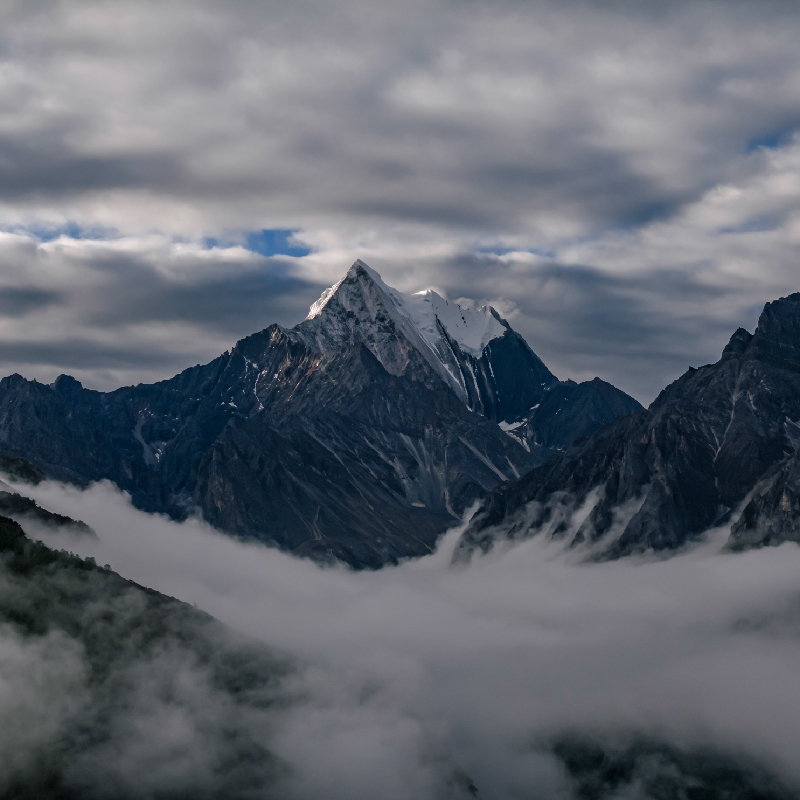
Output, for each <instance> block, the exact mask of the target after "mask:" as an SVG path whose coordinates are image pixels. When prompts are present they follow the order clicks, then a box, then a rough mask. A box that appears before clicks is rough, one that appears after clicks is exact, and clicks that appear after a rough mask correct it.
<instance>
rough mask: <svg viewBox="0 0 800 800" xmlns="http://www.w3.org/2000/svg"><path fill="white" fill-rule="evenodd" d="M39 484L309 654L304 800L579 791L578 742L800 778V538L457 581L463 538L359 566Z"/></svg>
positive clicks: (140, 569)
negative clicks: (458, 778) (458, 789)
mask: <svg viewBox="0 0 800 800" xmlns="http://www.w3.org/2000/svg"><path fill="white" fill-rule="evenodd" d="M26 491H29V492H31V493H33V495H34V496H35V497H36V499H37V501H38V502H39V503H40V504H42V505H44V506H45V507H48V508H50V509H52V510H55V511H57V512H60V513H65V514H69V515H72V516H77V517H80V518H82V519H83V520H84V521H86V522H87V523H89V524H90V525H91V526H92V527H94V528H95V529H96V530H97V532H98V535H99V540H98V541H97V542H93V541H88V540H86V541H84V540H79V539H76V540H74V541H70V540H67V539H64V538H62V537H61V536H59V535H58V534H53V533H52V532H47V531H36V532H35V533H36V535H41V536H42V537H43V538H46V540H47V541H49V542H51V543H53V544H54V545H55V546H62V547H63V546H65V543H66V542H67V541H69V547H70V548H71V549H72V548H74V549H77V550H80V552H82V554H84V555H90V554H91V555H93V556H94V557H96V558H97V559H98V561H99V562H100V563H103V562H104V561H108V562H109V563H111V565H112V566H113V567H114V568H115V569H116V570H118V571H119V572H121V573H122V574H124V575H126V576H127V577H130V578H132V579H134V580H136V581H137V582H140V583H142V584H144V585H148V586H153V587H154V588H157V589H159V590H161V591H165V592H167V593H169V594H172V595H175V596H178V597H179V598H181V599H184V600H186V601H190V602H196V603H197V604H198V605H199V606H200V607H201V608H202V609H204V610H206V611H208V612H210V613H212V614H213V615H215V616H216V617H217V618H219V619H221V620H223V621H224V622H226V623H227V624H229V625H231V626H233V627H234V628H236V629H238V630H239V631H242V632H244V633H246V634H248V635H250V636H253V637H256V638H257V639H260V640H261V641H263V642H266V643H268V644H270V645H272V646H277V647H279V648H281V649H284V650H286V651H289V652H292V653H294V654H295V655H297V656H298V657H299V659H300V663H302V664H304V665H306V666H305V667H304V669H302V670H301V671H300V672H299V673H297V676H296V681H297V682H296V683H295V684H294V685H293V689H294V691H295V694H294V696H295V697H298V698H302V700H301V701H300V702H297V703H294V704H291V705H290V706H288V707H286V709H285V713H282V714H281V715H280V717H279V718H278V719H274V720H273V725H272V727H271V729H270V730H271V736H270V738H269V745H270V749H271V750H272V752H274V753H276V754H277V755H278V756H280V757H281V758H282V759H284V760H285V761H286V763H287V764H288V765H290V767H291V768H292V769H293V770H294V772H293V774H294V775H295V778H294V781H295V782H294V783H293V789H292V791H293V792H295V793H296V795H297V796H298V797H308V798H314V797H319V796H321V795H324V796H327V797H347V798H351V799H353V798H360V797H364V798H371V797H374V796H375V793H376V792H378V793H380V795H381V796H382V797H390V798H392V797H395V796H397V797H398V798H399V797H407V796H415V797H420V798H427V797H434V796H437V795H436V792H437V791H441V785H442V784H441V780H442V776H443V775H445V774H452V770H453V769H454V768H456V769H457V770H460V772H462V773H463V774H465V775H467V776H469V779H471V780H472V781H474V782H475V784H476V785H477V786H478V787H479V790H480V792H481V796H485V797H494V798H500V799H501V800H506V799H507V800H512V799H513V798H522V797H528V796H530V793H531V791H533V787H536V790H537V791H540V792H542V793H544V794H545V795H547V794H548V793H549V794H551V795H552V796H564V795H566V796H569V784H568V781H567V777H566V774H565V772H564V770H563V766H562V765H561V764H560V762H559V761H558V760H557V759H555V758H554V757H553V755H552V753H551V751H550V749H549V744H548V743H552V741H554V739H556V738H558V737H560V736H563V735H564V734H572V733H574V732H575V731H577V732H585V733H587V734H589V735H593V736H597V737H599V740H600V741H601V742H602V741H608V742H619V741H620V737H623V738H624V736H625V735H628V734H631V735H644V736H647V737H650V738H651V739H655V740H657V741H661V742H666V743H667V745H668V746H669V747H673V748H677V750H678V751H687V750H688V751H692V750H698V749H701V750H702V749H708V748H711V749H712V750H716V751H718V752H722V753H729V754H732V756H733V757H734V759H738V762H736V763H739V764H746V763H747V760H748V759H754V760H755V761H757V762H759V763H761V764H762V765H764V766H765V767H766V768H767V769H769V770H772V771H774V772H775V773H776V774H777V775H779V776H781V777H782V778H783V779H784V780H786V781H788V782H789V783H790V784H791V785H794V786H796V785H798V783H800V771H798V766H797V760H796V753H795V750H796V748H795V742H796V740H797V733H798V731H797V720H798V719H799V718H800V714H799V713H798V712H800V706H799V705H798V702H797V701H796V699H795V698H796V697H797V693H796V692H795V691H794V687H795V683H796V663H797V657H798V655H799V654H800V651H799V649H798V648H799V647H800V640H798V638H797V634H798V614H797V608H798V605H797V602H798V595H797V581H796V575H797V569H798V564H799V563H800V549H798V548H797V547H796V546H794V545H783V546H781V547H779V548H765V549H763V550H760V551H756V552H751V553H746V554H737V555H731V554H722V553H721V552H720V547H721V545H722V543H723V541H724V536H723V534H724V531H721V532H719V533H720V536H719V537H718V538H713V539H712V540H711V541H710V542H709V543H707V544H706V545H704V546H701V547H698V548H695V549H694V550H691V551H689V552H685V553H682V554H679V555H677V556H675V557H673V558H671V559H669V560H666V561H648V560H641V559H640V560H631V559H623V560H621V561H617V562H614V563H608V564H583V563H580V562H577V561H575V560H573V559H571V558H569V557H567V556H566V555H565V554H564V553H563V552H562V551H561V549H560V545H558V544H557V543H552V542H550V543H548V542H546V541H544V540H542V539H533V540H531V541H529V542H527V543H524V544H521V545H519V546H517V547H515V548H513V549H512V550H509V551H506V552H500V551H497V552H494V553H493V554H491V555H490V556H488V557H485V558H481V559H477V560H476V561H474V562H473V564H472V566H470V567H468V568H462V569H453V568H451V567H450V566H449V560H450V553H451V551H452V547H453V545H454V544H455V539H456V538H457V536H458V533H459V531H458V530H456V531H451V532H450V533H449V534H448V535H447V537H446V539H445V541H444V542H443V544H442V546H441V548H440V550H439V551H437V552H436V553H435V554H434V555H432V556H430V557H428V558H424V559H420V560H418V561H414V562H409V563H407V564H404V565H401V566H399V567H392V568H386V569H384V570H381V571H379V572H370V573H363V572H362V573H358V572H351V571H349V570H346V569H344V568H322V567H319V566H317V565H315V564H313V563H311V562H308V561H302V560H297V559H293V558H291V557H289V556H287V555H284V554H281V553H279V552H277V551H274V550H269V549H266V548H264V547H261V546H259V545H255V544H242V543H240V542H236V541H234V540H232V539H229V538H226V537H224V536H221V535H219V534H216V533H214V532H213V531H211V530H210V529H209V528H207V527H206V526H204V525H203V524H202V523H200V522H198V521H189V522H186V523H183V524H177V523H173V522H170V521H168V520H166V519H164V518H161V517H153V516H147V515H145V514H142V513H141V512H138V511H136V510H134V509H133V508H132V507H131V506H130V503H129V502H128V500H127V498H126V497H124V496H123V495H122V494H121V493H119V492H118V491H117V490H116V489H113V488H112V487H110V486H108V485H96V486H94V487H92V488H91V489H89V490H88V491H86V492H80V491H78V490H74V489H69V488H64V487H60V486H58V485H54V484H42V485H40V486H38V487H36V488H35V489H30V488H29V487H26ZM179 669H180V667H179ZM171 674H172V673H171ZM754 676H756V677H755V678H754ZM448 770H450V773H448ZM437 787H439V788H437Z"/></svg>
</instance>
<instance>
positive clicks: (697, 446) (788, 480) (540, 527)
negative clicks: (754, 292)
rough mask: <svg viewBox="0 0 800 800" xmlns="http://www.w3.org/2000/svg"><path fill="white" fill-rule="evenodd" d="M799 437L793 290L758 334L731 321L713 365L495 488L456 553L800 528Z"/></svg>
mask: <svg viewBox="0 0 800 800" xmlns="http://www.w3.org/2000/svg"><path fill="white" fill-rule="evenodd" d="M798 442H800V294H793V295H790V296H789V297H785V298H781V299H780V300H776V301H775V302H773V303H768V304H767V305H766V307H765V308H764V311H763V313H762V315H761V317H760V319H759V323H758V327H757V329H756V331H755V334H753V335H751V334H750V333H748V332H747V331H745V330H743V329H739V330H737V331H736V332H735V333H734V334H733V336H732V337H731V340H730V342H729V344H728V345H727V347H726V348H725V350H724V352H723V355H722V358H721V359H720V360H719V361H718V362H717V363H716V364H710V365H708V366H705V367H701V368H700V369H690V370H689V371H688V372H687V373H686V374H684V375H683V376H682V377H681V378H679V379H678V380H677V381H675V382H674V383H673V384H671V385H670V386H669V387H667V388H666V389H665V390H664V391H663V392H662V393H661V394H660V395H659V397H658V398H657V399H656V400H655V401H654V402H653V404H652V405H651V406H650V408H649V409H648V411H647V413H642V414H637V415H634V416H631V417H627V418H624V419H620V420H617V421H616V422H614V423H612V424H611V425H609V426H607V427H605V428H603V429H602V430H600V431H599V432H597V433H596V434H595V435H594V436H593V437H592V438H590V439H589V440H588V441H587V442H585V443H583V444H580V445H578V446H576V447H574V448H572V449H571V450H570V451H569V452H568V453H567V454H566V456H565V457H564V458H563V459H560V460H558V461H555V462H553V463H551V464H547V465H545V466H543V467H540V468H538V469H536V470H534V471H532V472H531V473H529V474H528V475H526V476H524V477H523V478H522V479H521V480H520V481H518V482H515V483H510V484H507V485H504V486H502V487H500V488H499V489H498V490H496V491H495V492H494V493H493V494H492V495H491V496H490V497H489V498H488V499H487V501H486V503H485V504H484V506H483V508H482V510H481V511H480V512H479V514H478V515H477V516H476V518H475V520H474V521H473V523H472V524H471V526H470V528H469V529H468V530H467V531H466V532H465V534H464V536H463V538H462V540H461V542H460V544H459V547H458V549H457V558H462V559H463V558H466V557H468V556H469V554H470V553H471V552H472V551H474V550H475V549H482V550H487V549H489V548H490V547H491V546H492V545H493V544H494V542H496V541H498V540H500V539H505V538H520V537H525V536H530V535H533V534H535V533H537V532H545V533H549V534H550V535H554V536H562V537H566V538H568V539H569V541H571V543H573V544H581V543H589V544H593V545H596V546H598V547H599V548H600V552H601V553H602V554H603V555H604V556H605V557H617V556H622V555H627V554H629V553H635V552H642V551H645V550H648V549H652V550H667V549H671V548H676V547H680V546H681V545H683V544H684V543H685V542H687V541H690V540H692V539H695V538H697V537H698V536H699V535H700V534H702V533H703V532H704V531H706V530H707V529H709V528H710V527H712V526H714V525H716V524H721V523H724V522H726V521H729V520H730V519H731V517H732V515H733V517H734V518H735V519H736V522H735V524H734V526H733V533H732V537H731V544H732V545H734V546H753V545H759V544H765V543H778V542H780V541H784V540H786V539H797V538H800V537H798V530H799V529H800V518H798V516H797V515H796V514H794V513H793V511H794V509H795V508H797V507H798V503H797V497H798V488H799V487H798V474H799V473H798V470H797V469H796V466H795V465H796V453H797V445H798ZM751 493H752V497H751V496H750V495H751ZM745 501H748V502H747V505H746V508H745V511H744V513H743V514H742V515H741V517H739V516H738V513H737V512H738V509H739V508H740V507H741V505H742V503H743V502H745Z"/></svg>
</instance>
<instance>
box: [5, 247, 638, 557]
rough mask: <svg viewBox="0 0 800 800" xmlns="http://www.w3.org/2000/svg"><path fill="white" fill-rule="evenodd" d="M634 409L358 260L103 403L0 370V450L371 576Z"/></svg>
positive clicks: (68, 382) (489, 324)
mask: <svg viewBox="0 0 800 800" xmlns="http://www.w3.org/2000/svg"><path fill="white" fill-rule="evenodd" d="M637 411H642V407H641V406H640V405H639V404H638V403H637V402H636V401H635V400H634V399H633V398H631V397H629V396H628V395H626V394H625V393H624V392H622V391H620V390H619V389H616V388H614V387H613V386H611V385H610V384H608V383H605V382H603V381H601V380H599V379H595V380H593V381H588V382H585V383H581V384H576V383H574V382H572V381H566V382H560V381H558V380H557V379H556V377H555V376H554V375H553V374H552V373H551V372H550V370H548V369H547V367H546V366H545V365H544V363H543V362H542V361H541V359H539V357H538V356H536V354H535V353H534V352H533V351H532V350H531V348H530V347H529V346H528V344H527V343H526V342H525V340H524V339H523V338H522V337H521V336H520V335H519V334H518V333H516V332H515V331H514V330H513V329H512V328H511V326H510V325H509V324H508V323H507V322H506V321H505V320H504V319H502V318H501V317H500V316H499V315H498V314H497V312H496V311H495V310H494V309H492V308H481V309H480V310H477V311H475V310H470V309H466V308H461V307H460V306H459V305H457V304H455V303H451V302H448V301H447V300H445V299H444V298H442V297H440V296H439V295H438V294H436V293H435V292H432V291H427V292H423V293H420V294H417V295H410V296H409V295H405V294H402V293H400V292H398V291H396V290H394V289H392V288H390V287H389V286H387V285H386V284H385V283H384V282H383V281H382V280H381V278H380V276H379V275H378V274H377V273H376V272H375V271H374V270H372V269H370V268H369V267H368V266H367V265H366V264H364V263H363V262H361V261H356V262H355V264H353V266H352V267H351V268H350V270H349V271H348V272H347V274H346V275H345V277H344V278H343V279H342V280H341V281H339V282H338V283H337V284H335V285H334V286H332V287H331V288H330V289H327V290H326V291H325V292H324V293H323V294H322V297H320V299H319V300H318V301H317V302H316V303H314V305H313V306H312V307H311V311H310V313H309V315H308V317H307V318H306V320H305V321H303V322H301V323H300V324H299V325H297V326H296V327H294V328H292V329H289V330H287V329H284V328H281V327H280V326H278V325H271V326H270V327H269V328H267V329H265V330H263V331H261V332H260V333H256V334H253V335H252V336H249V337H247V338H245V339H243V340H241V341H240V342H238V343H237V344H236V346H235V347H234V348H233V349H232V350H230V351H229V352H227V353H225V354H223V355H221V356H220V357H219V358H217V359H215V360H214V361H212V362H211V363H209V364H206V365H204V366H196V367H192V368H190V369H187V370H185V371H184V372H182V373H180V374H179V375H177V376H175V377H174V378H171V379H170V380H166V381H161V382H159V383H155V384H152V385H141V384H140V385H138V386H132V387H125V388H122V389H118V390H116V391H113V392H106V393H103V392H96V391H92V390H89V389H84V388H83V387H82V386H81V384H80V383H79V382H78V381H77V380H75V379H74V378H72V377H70V376H68V375H62V376H60V377H59V378H58V379H57V380H56V381H55V382H54V383H53V384H52V385H50V386H48V385H44V384H41V383H38V382H36V381H28V380H26V379H25V378H23V377H22V376H20V375H12V376H10V377H7V378H4V379H2V380H1V381H0V453H2V454H3V455H4V456H5V457H6V460H8V459H9V458H17V459H24V461H25V462H27V463H29V464H30V465H31V469H34V470H37V471H39V472H40V473H41V474H42V475H43V476H46V477H48V478H53V479H57V480H62V481H67V482H71V483H76V484H79V485H86V484H88V483H89V482H91V481H96V480H101V479H109V480H111V481H113V482H114V483H116V484H117V485H118V486H119V487H121V488H122V489H124V490H125V491H128V492H130V494H131V496H132V498H133V502H134V503H135V504H136V505H137V506H138V507H139V508H141V509H144V510H147V511H153V512H162V513H167V514H169V515H170V516H171V517H173V518H175V519H184V518H186V517H187V516H189V515H191V514H195V513H199V514H202V516H203V517H204V518H205V519H206V520H208V521H209V522H210V523H212V524H213V525H215V526H216V527H218V528H219V529H220V530H223V531H225V532H227V533H229V534H232V535H234V536H238V537H242V538H251V539H258V540H260V541H264V542H269V543H274V544H275V545H277V546H279V547H281V548H283V549H286V550H289V551H291V552H294V553H296V554H298V555H307V556H312V557H314V558H319V559H328V558H335V559H339V560H341V561H344V562H346V563H348V564H350V565H352V566H354V567H357V568H363V567H372V568H374V567H380V566H381V565H383V564H386V563H392V562H396V561H397V560H398V559H401V558H406V557H413V556H419V555H423V554H425V553H428V552H430V551H431V550H432V549H433V547H434V545H435V542H436V540H437V538H438V537H439V536H440V534H441V533H443V531H444V530H446V529H447V527H449V526H451V525H452V524H453V523H454V521H456V520H457V519H458V518H459V517H460V516H461V515H462V514H463V513H464V511H465V510H466V509H467V508H468V507H469V506H470V505H471V504H472V503H474V502H475V501H476V500H479V499H481V498H483V497H485V496H486V494H487V493H488V492H490V491H492V490H493V489H495V488H496V487H497V486H498V485H499V484H501V483H505V482H507V481H509V480H515V479H518V478H520V477H522V476H523V475H524V474H525V473H527V472H528V471H529V470H530V469H531V468H533V467H535V466H537V465H541V464H542V463H544V462H546V461H547V459H548V458H550V457H551V456H553V455H554V454H558V453H560V452H561V451H563V450H564V449H566V448H567V447H569V446H570V445H571V444H572V443H573V442H574V441H575V440H576V439H579V438H580V437H586V436H589V435H591V434H592V433H594V432H595V431H596V430H597V429H598V428H600V427H601V426H603V425H604V424H606V423H608V422H610V421H612V420H614V419H617V418H619V417H621V416H626V415H629V414H631V413H634V412H637Z"/></svg>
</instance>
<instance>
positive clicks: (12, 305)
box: [0, 286, 65, 317]
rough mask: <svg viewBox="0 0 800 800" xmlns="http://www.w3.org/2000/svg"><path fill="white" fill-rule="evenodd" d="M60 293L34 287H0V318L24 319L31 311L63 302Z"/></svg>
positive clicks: (62, 296)
mask: <svg viewBox="0 0 800 800" xmlns="http://www.w3.org/2000/svg"><path fill="white" fill-rule="evenodd" d="M64 299H65V298H64V295H63V294H61V293H60V292H53V291H48V290H47V289H37V288H35V287H16V286H13V287H9V288H3V287H0V316H4V317H24V316H25V315H26V314H30V313H31V312H32V311H38V310H40V309H44V308H46V307H47V306H50V305H54V304H55V303H59V302H63V301H64Z"/></svg>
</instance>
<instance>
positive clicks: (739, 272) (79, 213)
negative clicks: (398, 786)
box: [0, 0, 800, 404]
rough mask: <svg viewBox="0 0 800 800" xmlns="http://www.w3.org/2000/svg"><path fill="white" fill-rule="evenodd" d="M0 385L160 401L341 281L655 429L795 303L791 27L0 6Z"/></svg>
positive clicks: (423, 12) (738, 19)
mask: <svg viewBox="0 0 800 800" xmlns="http://www.w3.org/2000/svg"><path fill="white" fill-rule="evenodd" d="M0 23H1V24H0V374H2V375H6V374H11V373H13V372H18V373H21V374H22V375H24V376H26V377H28V378H36V379H38V380H41V381H45V382H50V381H52V380H53V379H54V378H55V377H56V376H57V375H59V374H61V373H68V374H72V375H74V376H76V377H77V378H79V379H80V380H81V381H82V382H83V383H84V384H85V385H86V386H88V387H91V388H97V389H112V388H116V387H117V386H120V385H127V384H131V383H138V382H146V381H152V380H157V379H161V378H166V377H170V376H171V375H173V374H175V373H176V372H178V371H180V370H181V369H183V368H185V367H187V366H191V365H194V364H196V363H204V362H206V361H208V360H210V359H212V358H214V357H215V356H217V355H218V354H219V353H221V352H223V351H224V350H226V349H228V348H229V347H230V346H231V345H232V344H233V343H234V342H235V341H236V340H237V339H239V338H241V337H243V336H245V335H247V334H249V333H252V332H254V331H257V330H261V329H263V328H265V327H267V326H268V325H269V324H271V323H273V322H278V323H280V324H282V325H287V326H290V325H293V324H295V323H297V322H299V321H300V320H302V319H303V317H304V316H305V314H306V313H307V309H308V306H309V305H310V304H311V303H312V302H313V301H314V300H315V299H316V298H317V297H318V296H319V294H320V292H321V291H322V289H324V288H325V287H326V286H329V285H331V284H332V283H334V282H335V281H336V280H338V279H339V278H341V277H342V275H343V274H344V273H345V272H346V270H347V268H348V267H349V265H350V264H351V263H352V262H353V261H354V260H355V259H356V258H361V259H363V260H364V261H366V262H367V263H368V264H370V266H372V267H373V268H375V269H376V270H378V272H380V273H381V274H382V276H383V278H384V279H385V280H386V282H387V283H389V284H390V285H393V286H395V287H396V288H398V289H400V290H402V291H418V290H421V289H424V288H436V289H437V290H438V291H440V292H441V293H442V294H444V295H446V296H447V297H448V298H449V299H452V300H459V299H464V300H469V301H475V302H476V303H478V304H483V303H490V304H492V305H494V306H495V307H496V308H497V309H498V311H500V313H501V314H503V315H504V316H505V317H506V318H507V319H508V320H509V322H510V323H511V324H512V326H513V327H514V328H515V329H516V330H518V331H519V332H520V333H522V334H523V335H524V336H525V337H526V339H527V340H528V342H529V344H530V345H531V346H532V348H533V349H534V351H535V352H537V354H538V355H539V356H541V357H542V358H543V359H544V361H545V363H547V365H548V366H549V367H550V369H551V370H552V371H553V372H554V373H555V374H556V375H557V376H558V377H559V378H562V379H564V378H573V379H576V380H584V379H589V378H592V377H594V376H595V375H599V376H600V377H602V378H605V379H606V380H609V381H611V382H613V383H614V384H616V385H618V386H619V387H620V388H622V389H624V390H626V391H628V392H629V393H631V394H633V395H634V396H635V397H636V398H637V399H639V400H640V401H642V402H643V403H645V404H647V403H649V402H650V401H651V400H652V399H653V398H654V397H655V395H656V394H657V393H658V391H659V390H660V389H661V388H662V387H663V386H664V385H665V384H666V383H667V382H669V381H670V380H673V379H674V378H676V377H677V376H678V375H680V374H681V373H682V372H684V371H685V370H686V369H687V368H688V367H689V366H699V365H701V364H704V363H708V362H712V361H715V360H716V359H717V358H718V357H719V354H720V352H721V350H722V348H723V347H724V345H725V343H726V341H727V339H728V338H729V336H730V335H731V333H733V331H734V330H735V329H736V328H737V327H739V326H742V327H745V328H748V329H749V330H751V331H752V330H753V328H754V326H755V324H756V321H757V319H758V314H759V311H760V309H761V307H762V306H763V304H764V303H765V302H766V301H768V300H771V299H774V298H776V297H779V296H783V295H786V294H788V293H791V292H793V291H797V290H800V269H798V266H799V265H800V259H798V255H799V254H800V133H798V132H799V131H800V50H799V49H798V48H797V41H798V39H799V38H800V36H799V35H800V14H798V12H797V4H796V2H794V0H785V1H784V0H762V1H761V2H758V3H755V2H744V1H743V0H719V1H718V2H702V0H701V1H700V2H696V1H693V2H688V0H687V1H684V0H663V1H662V2H657V3H656V2H646V1H645V2H633V0H606V1H605V2H582V1H581V0H558V2H556V1H555V0H552V2H551V1H550V0H526V1H525V2H523V1H522V0H492V1H491V2H489V1H487V2H479V1H478V0H409V2H407V3H402V4H397V3H387V2H365V1H364V0H338V1H337V2H336V3H331V2H321V0H294V1H293V2H291V3H275V2H270V1H269V0H228V1H226V2H225V3H220V2H204V1H203V0H194V1H193V2H180V1H176V0H160V2H158V3H155V2H147V1H146V0H137V2H130V3H128V2H124V0H115V1H114V2H101V1H100V0H94V2H84V1H83V0H67V1H64V2H58V1H57V0H28V1H27V2H23V0H19V2H17V1H15V0H5V2H3V3H0Z"/></svg>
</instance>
